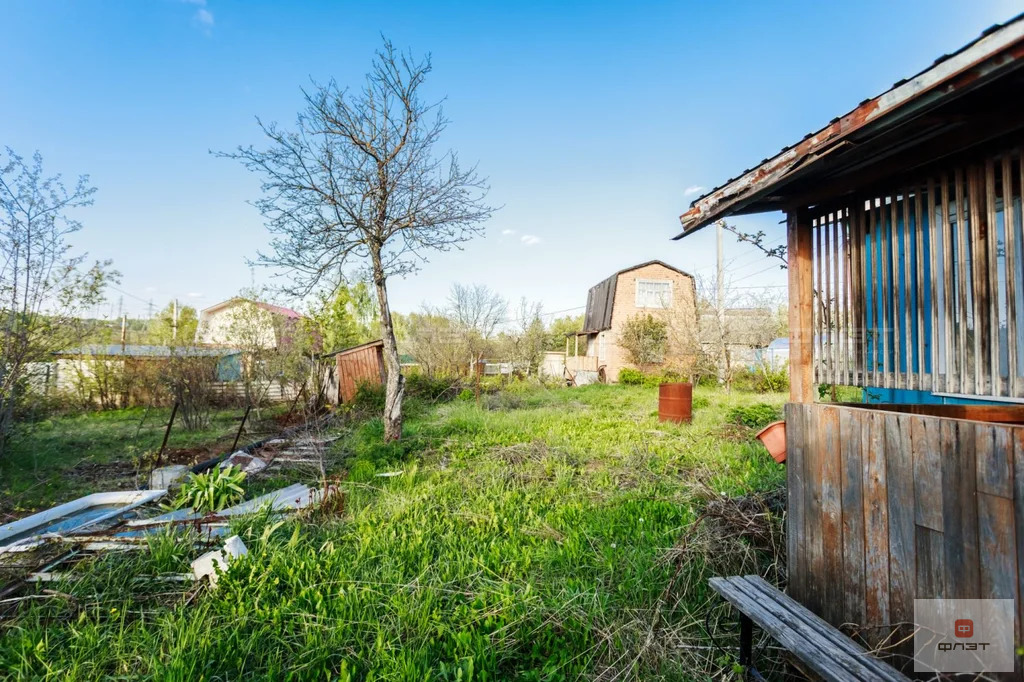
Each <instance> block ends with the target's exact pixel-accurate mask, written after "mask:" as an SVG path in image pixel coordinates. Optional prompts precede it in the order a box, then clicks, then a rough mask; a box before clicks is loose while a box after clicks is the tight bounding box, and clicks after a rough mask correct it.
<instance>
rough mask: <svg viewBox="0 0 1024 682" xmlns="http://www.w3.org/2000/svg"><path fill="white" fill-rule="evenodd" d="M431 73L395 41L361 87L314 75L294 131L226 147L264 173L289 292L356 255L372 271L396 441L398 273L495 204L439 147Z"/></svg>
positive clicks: (309, 287) (470, 230) (387, 423)
mask: <svg viewBox="0 0 1024 682" xmlns="http://www.w3.org/2000/svg"><path fill="white" fill-rule="evenodd" d="M430 70H431V65H430V57H429V55H428V56H426V57H424V58H423V59H420V60H417V59H416V58H414V57H413V56H411V55H409V54H402V53H399V52H398V51H396V50H395V48H394V47H393V46H392V44H391V43H390V42H388V41H385V42H384V47H383V49H381V50H380V51H378V52H377V55H376V59H375V60H374V63H373V67H372V68H371V70H370V72H369V73H368V74H367V76H366V81H365V83H364V84H363V86H362V88H361V89H360V90H359V91H357V92H351V91H349V90H347V89H344V88H341V87H339V86H338V84H337V83H335V82H334V81H330V82H329V83H327V84H326V85H318V84H315V83H314V84H313V87H312V89H311V90H309V91H305V90H304V91H303V95H304V96H305V102H306V108H305V110H304V111H303V112H302V113H300V114H299V116H298V120H297V122H296V129H295V130H294V131H285V130H282V129H281V128H279V127H278V126H277V125H276V124H273V123H271V124H266V125H265V124H264V123H262V122H261V121H260V122H259V125H260V127H261V128H262V130H263V132H264V133H265V134H266V136H267V138H268V139H269V140H270V147H269V148H268V149H265V150H258V149H255V148H253V147H251V146H250V147H240V148H238V150H237V151H235V152H233V153H228V154H223V156H226V157H228V158H233V159H237V160H239V161H241V162H242V163H243V164H244V165H245V167H246V168H248V169H249V170H251V171H254V172H256V173H258V174H260V175H261V176H262V177H263V184H262V189H263V197H262V198H260V199H259V200H257V201H256V202H255V203H256V206H257V208H259V210H260V212H261V213H262V214H263V216H264V218H265V219H266V220H267V225H268V228H269V229H270V231H271V233H272V234H273V235H274V238H273V240H272V242H271V245H272V248H273V251H272V253H268V254H260V256H259V261H260V262H261V263H263V264H266V265H269V266H273V267H277V268H280V269H283V270H284V274H285V275H287V276H289V277H291V278H292V280H291V284H290V285H289V286H287V287H286V289H287V290H288V292H289V293H292V294H293V295H303V296H304V295H306V294H309V293H310V292H312V291H313V290H314V289H316V288H317V287H320V286H323V285H324V284H325V283H330V282H332V281H337V280H338V275H339V273H340V271H341V270H342V268H344V267H345V266H347V265H349V264H350V263H352V262H354V261H356V262H359V263H361V264H362V265H364V266H366V267H367V268H368V270H369V275H370V279H371V280H372V281H373V284H374V287H375V288H376V293H377V303H378V305H379V307H380V323H381V331H382V336H383V338H384V364H385V367H386V369H387V392H386V398H385V407H384V437H385V439H386V440H396V439H398V438H400V437H401V434H402V396H403V393H404V390H405V380H404V378H403V377H402V375H401V366H400V364H399V357H398V347H397V344H396V341H395V332H394V325H393V322H392V318H391V308H390V306H389V303H388V290H387V282H388V278H389V277H393V276H396V275H397V276H405V275H408V274H409V273H411V272H414V271H415V270H416V269H417V266H418V263H419V261H420V260H422V259H423V258H424V257H425V253H426V252H428V251H430V250H441V251H444V250H448V249H451V248H457V247H458V245H459V244H460V243H461V242H463V241H465V240H467V239H469V238H471V237H472V236H474V235H476V234H478V233H479V232H480V230H481V227H480V225H481V223H482V222H483V221H484V220H486V219H487V218H488V217H490V215H491V213H492V211H493V209H492V208H491V207H490V206H488V205H487V204H485V203H484V199H485V197H486V194H487V190H488V187H487V184H486V181H485V180H484V179H483V178H481V177H480V176H479V175H478V174H477V172H476V169H475V168H469V169H463V168H462V167H461V166H460V165H459V163H458V159H457V157H456V155H455V153H454V152H452V151H448V152H446V153H444V154H441V155H438V154H436V153H435V151H434V149H435V146H436V144H437V143H438V141H439V140H440V137H441V134H442V133H443V132H444V130H445V128H447V126H448V119H446V118H445V116H444V114H443V112H442V110H441V106H440V104H439V103H433V104H426V103H424V102H423V101H422V99H421V98H420V88H421V87H422V85H423V83H424V80H425V79H426V76H427V74H428V73H430Z"/></svg>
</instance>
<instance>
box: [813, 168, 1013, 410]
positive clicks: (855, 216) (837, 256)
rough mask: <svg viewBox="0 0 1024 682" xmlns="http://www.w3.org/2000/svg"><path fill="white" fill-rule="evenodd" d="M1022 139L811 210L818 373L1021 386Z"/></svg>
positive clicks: (881, 383)
mask: <svg viewBox="0 0 1024 682" xmlns="http://www.w3.org/2000/svg"><path fill="white" fill-rule="evenodd" d="M1022 170H1024V158H1022V155H1021V151H1020V150H1019V149H1013V150H1008V151H1005V152H1002V153H999V154H994V155H990V156H987V157H984V158H980V159H977V160H976V161H975V162H971V163H965V164H961V165H958V166H955V167H951V168H949V169H948V171H945V172H938V173H933V174H931V175H928V176H925V177H922V178H920V179H918V180H917V181H914V182H909V183H907V184H905V185H902V186H898V187H893V188H891V189H890V190H888V191H886V192H874V193H870V194H867V195H862V196H860V197H858V198H856V199H855V200H852V201H849V202H848V203H847V204H846V205H844V206H840V207H833V208H830V209H828V210H818V211H816V212H814V213H813V214H812V216H813V220H812V226H811V229H812V231H813V238H812V242H813V250H814V266H813V277H814V291H815V306H814V323H813V325H814V344H813V345H814V356H815V358H814V378H815V381H816V382H817V383H829V384H850V385H856V386H872V387H878V388H887V389H910V390H920V391H929V392H936V393H952V394H965V395H978V396H995V397H1007V398H1024V325H1018V324H1017V317H1018V316H1024V293H1022V288H1024V268H1022V267H1021V263H1022V262H1024V220H1022V214H1021V195H1022V192H1024V172H1022Z"/></svg>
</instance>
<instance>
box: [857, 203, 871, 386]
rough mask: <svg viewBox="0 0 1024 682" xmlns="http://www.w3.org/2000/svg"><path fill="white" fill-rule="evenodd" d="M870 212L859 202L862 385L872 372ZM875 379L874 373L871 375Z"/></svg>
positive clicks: (858, 334)
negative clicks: (869, 276)
mask: <svg viewBox="0 0 1024 682" xmlns="http://www.w3.org/2000/svg"><path fill="white" fill-rule="evenodd" d="M869 215H870V212H869V211H867V210H865V208H864V202H863V201H860V202H857V222H856V224H857V249H858V251H859V252H860V254H859V257H858V259H857V292H858V293H857V297H856V298H857V299H858V307H859V309H860V315H859V316H858V318H857V324H858V325H859V329H858V330H857V342H858V343H859V344H860V347H859V349H858V350H859V357H860V371H861V376H860V381H861V385H867V383H868V381H869V378H868V377H869V374H868V373H869V372H872V370H871V367H870V366H869V364H868V343H867V341H868V337H867V334H868V305H867V292H868V289H869V288H871V287H872V286H873V284H872V282H869V281H868V279H867V271H868V259H869V258H870V257H871V249H869V248H868V218H869ZM870 376H871V378H872V379H873V378H874V373H873V372H872V373H871V375H870Z"/></svg>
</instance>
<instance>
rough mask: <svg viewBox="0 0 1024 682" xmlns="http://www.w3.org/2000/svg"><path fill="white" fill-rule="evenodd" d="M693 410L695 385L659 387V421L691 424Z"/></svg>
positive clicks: (666, 385) (664, 385)
mask: <svg viewBox="0 0 1024 682" xmlns="http://www.w3.org/2000/svg"><path fill="white" fill-rule="evenodd" d="M692 409H693V384H681V383H680V384H662V385H661V386H659V387H658V420H659V421H663V422H675V423H677V424H681V423H683V422H686V423H689V422H690V419H691V413H692Z"/></svg>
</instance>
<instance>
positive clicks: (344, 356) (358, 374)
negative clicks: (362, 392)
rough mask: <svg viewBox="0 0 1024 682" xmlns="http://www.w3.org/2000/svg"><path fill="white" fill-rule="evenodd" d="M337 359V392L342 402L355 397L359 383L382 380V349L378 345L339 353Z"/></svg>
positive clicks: (374, 382) (376, 382)
mask: <svg viewBox="0 0 1024 682" xmlns="http://www.w3.org/2000/svg"><path fill="white" fill-rule="evenodd" d="M337 359H338V393H339V395H340V396H341V400H342V401H343V402H348V401H350V400H352V398H354V397H355V395H356V391H357V390H358V389H359V384H363V383H372V384H381V383H383V382H384V351H383V349H382V348H381V346H379V345H373V346H367V347H365V348H360V349H358V350H354V351H352V352H350V353H339V354H338V355H337Z"/></svg>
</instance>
